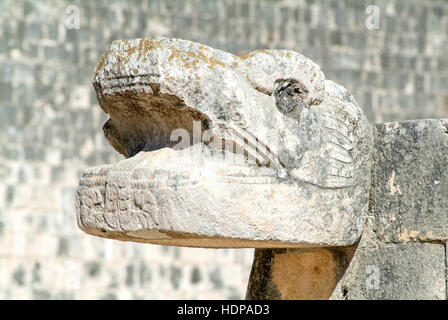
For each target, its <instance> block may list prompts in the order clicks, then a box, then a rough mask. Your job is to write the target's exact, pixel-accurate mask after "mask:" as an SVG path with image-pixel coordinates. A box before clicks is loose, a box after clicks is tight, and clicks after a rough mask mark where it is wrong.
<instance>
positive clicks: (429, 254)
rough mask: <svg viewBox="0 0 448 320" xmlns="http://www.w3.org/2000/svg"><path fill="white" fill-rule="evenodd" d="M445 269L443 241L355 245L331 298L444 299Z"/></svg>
mask: <svg viewBox="0 0 448 320" xmlns="http://www.w3.org/2000/svg"><path fill="white" fill-rule="evenodd" d="M445 269H446V267H445V248H444V245H443V244H434V243H407V244H403V243H399V244H380V245H379V246H377V247H363V248H357V250H356V252H355V255H354V257H353V259H352V261H351V263H350V265H349V267H348V268H347V270H346V272H345V274H344V276H343V277H342V279H341V281H339V283H338V285H337V286H336V288H335V290H334V292H333V294H332V296H331V299H347V300H355V299H369V300H370V299H446V283H445Z"/></svg>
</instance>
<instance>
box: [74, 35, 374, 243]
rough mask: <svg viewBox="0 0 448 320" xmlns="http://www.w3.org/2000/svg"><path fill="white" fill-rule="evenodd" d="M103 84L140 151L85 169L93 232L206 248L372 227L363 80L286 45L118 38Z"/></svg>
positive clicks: (104, 102)
mask: <svg viewBox="0 0 448 320" xmlns="http://www.w3.org/2000/svg"><path fill="white" fill-rule="evenodd" d="M93 83H94V87H95V89H96V92H97V96H98V100H99V102H100V105H101V107H102V109H103V110H104V112H106V113H107V114H109V116H110V119H109V120H108V121H107V122H106V123H105V125H104V128H103V129H104V134H105V136H106V138H107V140H108V141H109V143H110V144H111V145H112V146H113V147H114V148H115V150H117V151H118V152H119V153H121V154H122V155H123V156H125V157H126V159H125V160H122V161H120V162H118V163H116V164H108V165H103V166H99V167H95V168H90V169H87V170H85V171H84V173H83V177H82V179H81V181H80V184H79V187H78V192H77V217H78V225H79V227H80V228H81V229H82V230H84V231H85V232H87V233H89V234H93V235H97V236H101V237H107V238H114V239H118V240H126V241H138V242H149V243H156V244H167V245H179V246H195V247H263V248H274V247H281V248H285V247H310V246H311V247H323V246H326V247H327V246H347V245H351V244H353V243H354V242H356V241H357V239H358V238H359V236H360V235H361V232H362V229H363V227H364V222H365V217H366V212H367V207H368V199H369V188H370V167H371V149H372V133H371V127H370V125H369V124H368V122H367V120H366V118H365V116H364V115H363V113H362V111H361V110H360V108H359V107H358V105H357V104H356V102H355V101H354V99H353V97H352V96H351V95H350V93H349V92H348V91H347V90H346V89H345V88H343V87H341V86H339V85H337V84H335V83H334V82H332V81H328V80H325V78H324V75H323V73H322V71H321V70H320V68H319V67H318V66H317V65H316V64H314V63H313V62H312V61H311V60H309V59H307V58H305V57H303V56H302V55H300V54H298V53H295V52H292V51H286V50H262V51H256V52H253V53H250V54H247V55H244V56H235V55H232V54H229V53H226V52H223V51H220V50H214V49H211V48H209V47H206V46H203V45H200V44H197V43H193V42H189V41H184V40H178V39H165V38H160V39H136V40H131V41H114V42H113V44H112V45H111V47H110V49H109V50H108V51H107V52H106V53H105V54H104V55H103V57H102V58H101V60H100V62H99V63H98V66H97V69H96V71H95V76H94V80H93Z"/></svg>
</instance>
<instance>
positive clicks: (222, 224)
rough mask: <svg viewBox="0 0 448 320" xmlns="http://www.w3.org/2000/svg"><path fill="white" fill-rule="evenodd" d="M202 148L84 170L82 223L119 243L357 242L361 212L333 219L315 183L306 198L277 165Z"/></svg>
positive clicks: (275, 244)
mask: <svg viewBox="0 0 448 320" xmlns="http://www.w3.org/2000/svg"><path fill="white" fill-rule="evenodd" d="M203 148H204V146H203V145H195V146H192V147H191V148H190V149H191V150H178V151H176V150H173V149H169V148H164V149H160V150H156V151H152V152H140V153H139V154H137V155H136V156H134V157H132V158H129V159H125V160H122V161H120V162H118V163H116V164H112V165H104V166H99V167H95V168H90V169H87V170H85V171H84V175H83V178H82V179H81V181H80V184H79V187H78V190H77V218H78V225H79V227H80V228H81V229H82V230H84V231H85V232H87V233H89V234H93V235H97V236H101V237H106V238H113V239H118V240H125V241H138V242H148V243H155V244H167V245H178V246H191V247H219V248H223V247H228V248H243V247H263V248H269V247H270V248H276V247H278V248H280V247H311V246H343V245H350V244H351V243H352V242H353V241H354V240H355V239H352V237H348V236H347V234H348V233H349V230H350V232H351V234H353V236H354V237H357V236H358V235H359V234H358V232H355V233H353V217H356V213H353V212H333V213H332V214H333V215H338V214H339V215H345V217H346V218H345V219H341V218H340V217H333V218H332V217H331V216H330V215H329V213H328V212H325V211H322V208H321V207H319V202H325V201H327V200H329V199H315V197H313V196H311V195H312V194H313V191H314V189H315V188H316V187H314V186H312V185H303V186H302V187H304V188H307V189H309V192H308V194H309V195H306V194H303V195H297V185H295V184H286V183H280V182H279V181H278V179H277V177H276V171H275V170H274V169H270V168H260V167H256V166H243V165H239V164H235V163H234V162H232V161H216V159H207V158H202V159H201V158H199V161H198V158H194V155H195V154H196V156H198V155H199V154H200V152H201V150H203ZM227 160H228V159H227ZM332 192H333V191H332V190H329V192H328V193H327V196H330V197H331V193H332ZM334 192H340V190H339V191H334ZM335 196H336V195H335ZM347 208H350V206H347ZM348 210H349V209H348ZM340 221H345V222H346V224H347V225H344V226H341V225H340ZM341 230H342V231H341ZM344 230H346V232H344ZM360 232H361V230H359V233H360ZM316 239H318V241H316Z"/></svg>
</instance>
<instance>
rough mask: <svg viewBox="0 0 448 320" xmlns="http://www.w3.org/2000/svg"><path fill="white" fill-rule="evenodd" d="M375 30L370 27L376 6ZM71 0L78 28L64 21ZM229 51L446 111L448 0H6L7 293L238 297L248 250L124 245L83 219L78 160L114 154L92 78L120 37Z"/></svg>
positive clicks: (0, 97)
mask: <svg viewBox="0 0 448 320" xmlns="http://www.w3.org/2000/svg"><path fill="white" fill-rule="evenodd" d="M370 4H375V5H377V6H378V7H379V8H380V28H379V29H378V30H368V29H367V28H366V26H365V20H366V17H367V15H366V13H365V9H366V7H367V6H368V5H370ZM69 5H76V6H77V7H78V8H79V10H80V28H79V29H77V30H76V29H75V30H67V29H66V28H65V25H64V22H65V18H66V13H65V10H66V8H67V6H69ZM145 36H146V37H153V36H166V37H178V38H184V39H189V40H193V41H198V42H201V43H204V44H206V45H209V46H212V47H215V48H220V49H223V50H227V51H230V52H233V53H244V52H247V51H252V50H255V49H263V48H287V49H293V50H296V51H299V52H302V53H303V54H304V55H306V56H308V57H310V58H311V59H313V60H314V61H315V62H317V63H318V64H319V65H320V66H321V67H322V69H323V70H324V72H325V74H326V77H327V79H332V80H335V81H336V82H338V83H340V84H342V85H344V86H346V87H347V88H348V89H349V90H350V91H351V92H352V93H353V94H354V97H355V99H357V101H358V102H359V104H360V105H361V106H362V107H363V108H364V110H365V112H366V114H367V115H368V117H369V118H370V120H371V121H373V122H383V121H396V120H404V119H416V118H441V117H447V116H448V55H447V54H446V53H447V52H448V2H446V1H429V0H425V1H420V0H413V1H412V0H409V1H400V0H395V1H385V0H384V1H375V0H372V1H363V0H343V1H337V0H333V1H330V0H328V1H324V0H321V1H317V0H316V1H314V0H311V1H305V0H298V1H269V0H265V1H255V0H238V1H237V0H234V1H232V0H217V1H211V0H189V1H181V0H171V1H161V0H159V1H137V0H128V1H124V0H121V1H120V0H115V1H90V0H85V1H81V0H79V1H67V0H64V1H56V0H34V1H32V0H29V1H28V0H2V1H0V299H47V298H50V299H58V298H59V299H71V298H75V299H100V298H106V299H112V298H119V299H126V298H129V299H137V298H144V299H176V298H179V299H182V298H188V299H194V298H209V299H214V298H221V299H227V298H243V297H244V293H245V289H246V284H247V279H248V276H249V272H250V266H251V262H252V253H253V251H252V250H251V249H240V250H214V249H185V248H182V249H181V248H176V247H158V246H152V245H143V244H135V243H121V242H116V241H108V240H103V239H97V238H94V237H91V236H87V235H85V234H83V233H82V232H81V231H79V230H78V228H77V226H76V219H75V211H74V210H75V203H74V192H75V189H76V186H77V182H78V178H79V176H80V172H81V170H82V169H84V168H86V167H89V166H93V165H98V164H102V163H110V162H114V161H117V160H118V159H120V156H119V155H118V154H117V153H116V152H115V151H114V150H113V149H112V147H110V146H109V145H108V143H107V142H106V140H105V139H104V137H103V133H102V129H101V128H102V125H103V123H104V121H105V120H106V117H105V115H104V114H102V112H101V110H100V108H99V105H98V103H97V100H96V97H95V93H94V90H93V87H92V86H91V84H90V82H91V76H92V74H93V70H94V66H95V64H96V62H97V60H98V58H99V57H100V55H101V54H102V53H103V52H104V51H105V50H106V49H107V47H108V45H109V44H110V43H111V41H112V40H114V39H126V38H137V37H145Z"/></svg>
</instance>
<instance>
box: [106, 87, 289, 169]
mask: <svg viewBox="0 0 448 320" xmlns="http://www.w3.org/2000/svg"><path fill="white" fill-rule="evenodd" d="M106 92H108V93H106V94H104V95H102V100H101V102H102V103H101V105H102V108H103V109H104V111H105V112H107V113H108V114H109V116H110V118H109V120H107V121H106V123H105V124H104V126H103V131H104V135H105V137H106V139H107V140H108V142H109V143H110V144H111V145H112V146H113V147H114V149H115V150H116V151H117V152H119V153H120V154H122V155H123V156H124V157H126V158H132V157H134V156H135V155H137V154H138V153H140V152H143V154H142V155H140V157H139V158H142V157H148V158H149V157H151V155H150V154H149V153H151V152H153V151H156V150H160V151H159V152H158V153H154V154H155V155H160V154H161V153H162V152H168V153H169V154H170V158H169V159H166V160H167V161H168V162H164V163H163V167H164V168H167V167H169V166H170V165H171V164H173V165H176V164H179V163H180V162H182V163H183V164H184V165H185V164H188V165H189V166H198V167H199V166H203V164H204V163H203V161H209V162H210V164H211V165H212V164H213V163H215V164H216V165H219V166H220V167H221V170H220V171H221V172H223V166H225V165H226V164H228V165H230V164H231V165H233V166H242V167H252V168H253V169H254V170H255V169H256V168H259V167H264V168H273V169H274V168H276V169H278V168H281V167H282V166H283V165H282V163H281V161H279V160H278V157H277V155H276V154H275V153H274V152H273V151H272V150H271V149H270V148H269V146H267V145H266V144H264V143H263V142H262V141H261V140H260V139H258V138H257V137H255V136H254V135H253V134H251V133H250V132H249V131H247V130H244V129H242V128H236V127H234V126H232V125H229V124H226V123H223V122H215V121H212V120H211V119H210V118H209V116H207V115H206V114H205V113H203V112H201V111H199V110H197V109H195V108H192V107H189V106H187V105H186V104H185V102H184V101H182V100H181V99H180V98H178V97H177V96H175V95H171V94H166V93H161V92H159V88H158V85H157V84H149V85H146V87H143V86H142V85H141V84H140V90H130V89H129V88H128V87H127V88H126V87H125V88H120V87H117V88H115V90H114V89H112V90H111V88H108V89H107V91H106ZM166 148H169V149H171V150H167V149H166ZM162 149H165V150H164V151H163V150H162ZM153 160H155V159H153ZM198 160H202V161H198ZM192 161H193V162H192ZM129 162H131V161H129ZM125 163H126V162H125ZM154 163H156V160H155V161H154V162H153V164H154ZM229 170H231V168H229ZM246 171H247V170H246ZM264 171H269V170H264ZM270 172H271V173H272V172H274V171H272V170H270ZM239 174H242V172H241V170H240V171H239ZM230 175H232V174H231V173H230ZM243 175H244V174H243Z"/></svg>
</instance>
